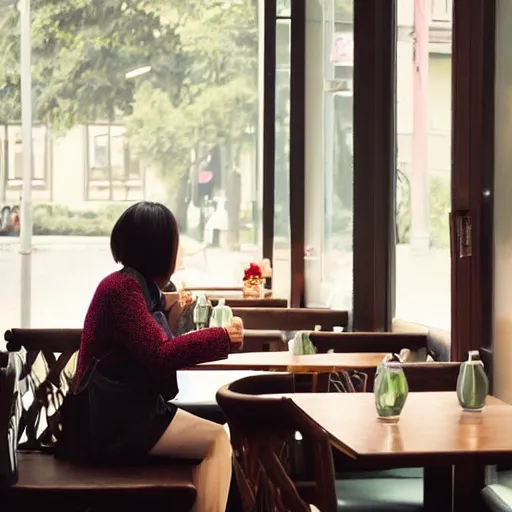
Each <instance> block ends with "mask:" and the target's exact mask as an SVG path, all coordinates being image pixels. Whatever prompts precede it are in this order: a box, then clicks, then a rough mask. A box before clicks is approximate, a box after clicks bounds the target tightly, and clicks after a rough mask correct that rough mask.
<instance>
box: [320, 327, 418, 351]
mask: <svg viewBox="0 0 512 512" xmlns="http://www.w3.org/2000/svg"><path fill="white" fill-rule="evenodd" d="M310 337H311V341H312V342H313V345H315V347H316V349H317V351H318V353H320V354H325V353H327V352H329V351H330V350H332V351H333V352H339V353H348V352H389V353H399V352H400V351H401V350H402V349H403V348H408V349H410V350H411V351H416V350H419V349H424V348H426V346H427V337H426V335H425V334H416V333H410V334H409V333H393V332H340V333H338V332H312V333H311V335H310Z"/></svg>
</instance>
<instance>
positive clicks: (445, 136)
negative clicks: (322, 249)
mask: <svg viewBox="0 0 512 512" xmlns="http://www.w3.org/2000/svg"><path fill="white" fill-rule="evenodd" d="M452 4H453V2H446V0H433V2H432V4H431V9H428V5H429V2H427V1H424V0H416V1H415V2H409V1H408V0H404V1H402V2H399V4H398V31H397V33H398V41H397V98H398V104H397V150H398V151H397V152H398V155H397V184H396V186H397V212H396V239H397V246H396V314H395V316H396V317H397V318H400V319H402V320H407V321H412V322H418V323H422V324H426V325H429V326H432V327H437V328H441V329H445V330H450V327H451V303H450V268H451V267H450V242H449V240H450V237H449V233H450V230H449V217H448V216H449V211H450V202H451V184H450V173H451V94H452V90H451V61H452V58H451V34H452V25H451V20H452V17H451V7H452ZM434 14H435V17H434Z"/></svg>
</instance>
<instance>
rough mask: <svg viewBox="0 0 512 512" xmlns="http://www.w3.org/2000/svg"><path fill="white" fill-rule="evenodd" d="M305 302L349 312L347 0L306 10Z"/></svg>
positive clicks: (312, 4) (314, 2) (350, 51)
mask: <svg viewBox="0 0 512 512" xmlns="http://www.w3.org/2000/svg"><path fill="white" fill-rule="evenodd" d="M306 16H307V19H306V66H307V70H306V135H307V138H306V140H307V143H306V211H307V212H308V215H307V216H306V247H305V248H304V251H305V259H306V284H307V287H306V290H307V303H308V305H317V304H318V305H327V306H331V307H335V308H340V309H348V310H351V309H352V286H353V277H352V246H353V244H352V235H353V228H352V218H353V188H354V187H353V145H352V141H353V95H352V92H353V84H352V77H353V65H354V39H353V26H354V23H353V0H323V1H321V0H308V1H307V12H306Z"/></svg>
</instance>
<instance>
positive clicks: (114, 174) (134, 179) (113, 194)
mask: <svg viewBox="0 0 512 512" xmlns="http://www.w3.org/2000/svg"><path fill="white" fill-rule="evenodd" d="M87 144H88V157H89V159H88V165H87V182H86V199H87V200H94V201H98V200H100V201H101V200H103V201H104V200H108V201H119V200H122V201H130V200H131V201H137V200H141V199H143V198H144V177H143V174H142V166H141V164H140V160H139V159H135V158H132V155H131V153H130V149H129V147H128V143H127V141H126V138H125V128H124V126H111V125H106V126H104V125H88V126H87Z"/></svg>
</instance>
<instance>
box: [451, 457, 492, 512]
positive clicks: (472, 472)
mask: <svg viewBox="0 0 512 512" xmlns="http://www.w3.org/2000/svg"><path fill="white" fill-rule="evenodd" d="M484 486H485V466H482V465H481V464H475V463H466V464H459V465H457V466H455V467H454V471H453V512H480V511H482V510H485V506H484V504H483V502H482V498H481V496H480V491H481V490H482V489H483V488H484Z"/></svg>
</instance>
